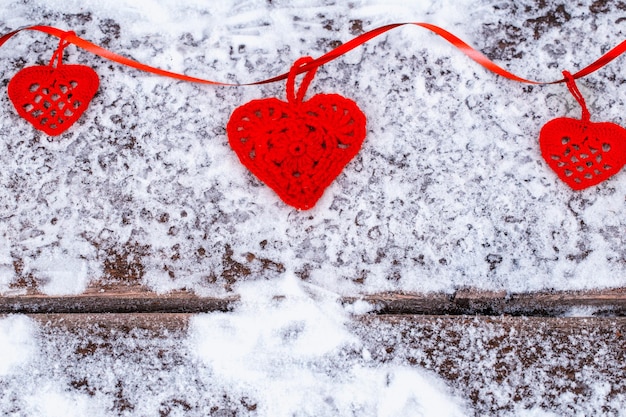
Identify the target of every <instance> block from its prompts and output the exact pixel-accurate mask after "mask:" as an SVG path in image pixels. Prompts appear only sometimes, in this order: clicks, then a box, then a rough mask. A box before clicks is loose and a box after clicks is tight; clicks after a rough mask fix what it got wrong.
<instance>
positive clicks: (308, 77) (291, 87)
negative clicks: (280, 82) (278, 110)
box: [287, 56, 319, 104]
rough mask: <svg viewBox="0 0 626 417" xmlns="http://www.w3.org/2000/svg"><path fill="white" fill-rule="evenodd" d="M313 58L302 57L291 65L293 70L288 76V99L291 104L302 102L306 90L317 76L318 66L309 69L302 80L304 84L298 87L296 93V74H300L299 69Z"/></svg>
mask: <svg viewBox="0 0 626 417" xmlns="http://www.w3.org/2000/svg"><path fill="white" fill-rule="evenodd" d="M313 61H314V60H313V58H311V57H310V56H305V57H302V58H300V59H298V60H296V62H294V64H293V65H292V66H291V70H290V71H289V77H288V78H287V101H288V102H289V103H291V104H296V103H302V102H303V101H304V96H305V95H306V91H307V90H308V88H309V85H310V84H311V81H313V78H314V77H315V73H316V72H317V68H319V67H318V66H314V67H312V68H311V69H309V70H308V71H307V73H306V74H305V75H304V79H303V80H302V84H300V88H298V93H297V94H295V93H294V91H295V83H296V75H297V74H298V72H299V71H298V70H299V69H301V68H302V67H304V66H305V65H306V64H309V63H311V62H313Z"/></svg>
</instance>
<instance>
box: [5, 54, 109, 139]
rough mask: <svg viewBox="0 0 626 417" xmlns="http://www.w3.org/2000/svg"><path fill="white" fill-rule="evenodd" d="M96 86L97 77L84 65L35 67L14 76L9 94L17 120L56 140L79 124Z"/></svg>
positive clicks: (97, 82) (97, 83) (96, 88)
mask: <svg viewBox="0 0 626 417" xmlns="http://www.w3.org/2000/svg"><path fill="white" fill-rule="evenodd" d="M98 85H99V80H98V75H97V74H96V72H95V71H94V70H92V69H91V68H89V67H87V66H85V65H60V66H58V67H56V68H54V67H52V66H47V65H38V66H34V67H27V68H24V69H22V70H21V71H20V72H18V73H17V74H15V76H13V78H12V79H11V81H10V82H9V86H8V94H9V98H10V99H11V101H12V102H13V106H15V110H17V113H18V114H19V115H20V116H22V117H23V118H24V119H26V120H27V121H28V122H30V123H31V124H32V125H33V126H34V127H35V128H37V129H39V130H42V131H44V132H45V133H47V134H48V135H50V136H55V135H59V134H61V133H63V132H64V131H66V130H67V129H68V128H69V127H70V126H72V124H74V122H76V120H78V118H79V117H80V116H81V115H82V114H83V112H84V111H85V110H86V109H87V107H88V106H89V102H90V101H91V99H92V98H93V96H94V95H95V94H96V91H97V90H98Z"/></svg>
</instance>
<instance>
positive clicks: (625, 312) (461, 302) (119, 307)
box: [0, 284, 626, 316]
mask: <svg viewBox="0 0 626 417" xmlns="http://www.w3.org/2000/svg"><path fill="white" fill-rule="evenodd" d="M237 300H238V297H237V296H236V295H233V296H227V297H222V298H219V297H199V296H197V295H195V294H194V293H192V292H189V291H174V292H170V293H167V294H156V293H154V292H151V291H149V290H148V289H147V288H145V287H142V286H139V285H126V284H122V285H108V286H106V287H104V286H103V287H91V288H89V289H88V290H87V291H85V293H83V294H80V295H72V296H47V295H44V294H40V293H34V292H25V293H21V294H12V295H11V294H7V295H5V296H1V297H0V313H159V312H160V313H200V312H210V311H227V310H229V309H230V308H231V306H232V305H233V303H235V302H236V301H237ZM357 300H364V301H367V302H369V303H372V304H373V305H375V306H376V309H377V311H378V313H380V314H429V315H442V314H450V315H463V314H469V315H474V314H479V315H485V316H498V315H515V316H561V315H567V314H573V315H576V314H578V313H580V312H583V313H584V315H594V316H626V289H624V288H621V289H611V290H597V291H577V292H574V291H566V292H534V293H521V294H508V293H506V292H486V291H476V290H461V291H457V292H456V293H454V294H443V293H432V294H398V293H386V294H373V295H364V296H351V297H344V299H343V302H344V303H353V302H355V301H357Z"/></svg>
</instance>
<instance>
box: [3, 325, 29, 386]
mask: <svg viewBox="0 0 626 417" xmlns="http://www.w3.org/2000/svg"><path fill="white" fill-rule="evenodd" d="M35 334H36V326H35V324H34V323H33V322H32V321H31V320H29V319H28V318H26V317H23V316H11V317H7V318H0V358H1V359H0V377H3V376H6V375H11V374H13V373H15V372H18V371H20V370H21V366H23V365H24V364H25V363H27V362H28V361H29V360H30V359H31V358H32V357H33V355H34V354H35V352H36V346H37V345H36V341H35Z"/></svg>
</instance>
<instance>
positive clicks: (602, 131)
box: [539, 71, 626, 190]
mask: <svg viewBox="0 0 626 417" xmlns="http://www.w3.org/2000/svg"><path fill="white" fill-rule="evenodd" d="M563 75H564V76H565V80H566V82H567V87H568V88H569V90H570V92H571V93H572V95H573V96H574V97H575V98H576V100H577V101H578V103H580V106H581V107H582V118H581V119H580V120H579V119H571V118H567V117H561V118H558V119H554V120H551V121H549V122H548V123H546V124H545V125H544V126H543V128H542V129H541V133H540V134H539V146H540V147H541V155H542V156H543V158H544V159H545V160H546V162H547V163H548V165H549V166H550V168H552V169H553V170H554V171H555V172H556V174H557V175H558V176H559V178H560V179H561V180H563V181H564V182H565V183H566V184H567V185H569V186H570V187H572V188H573V189H574V190H582V189H584V188H587V187H591V186H593V185H596V184H599V183H601V182H602V181H604V180H606V179H608V178H609V177H611V176H613V175H615V174H617V173H618V172H619V171H620V170H621V169H622V167H623V166H624V164H626V130H625V129H624V128H622V127H621V126H619V125H616V124H615V123H609V122H602V123H594V122H591V121H590V114H589V110H587V105H586V104H585V99H584V98H583V96H582V94H581V93H580V91H579V90H578V88H577V87H576V83H575V82H574V78H573V76H572V75H571V74H570V73H569V72H567V71H564V72H563Z"/></svg>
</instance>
